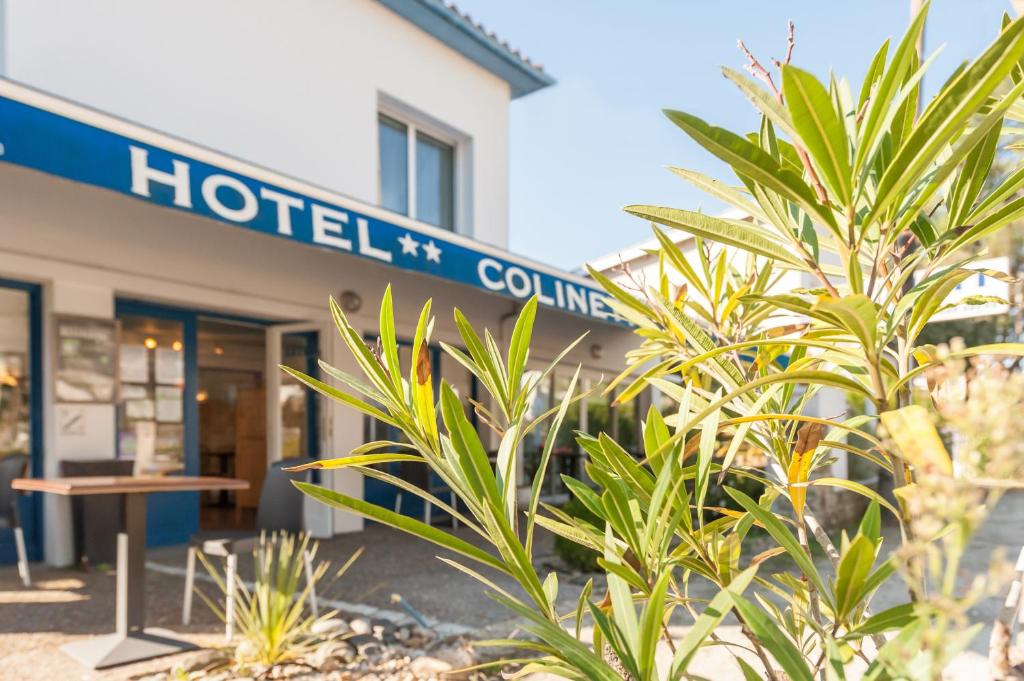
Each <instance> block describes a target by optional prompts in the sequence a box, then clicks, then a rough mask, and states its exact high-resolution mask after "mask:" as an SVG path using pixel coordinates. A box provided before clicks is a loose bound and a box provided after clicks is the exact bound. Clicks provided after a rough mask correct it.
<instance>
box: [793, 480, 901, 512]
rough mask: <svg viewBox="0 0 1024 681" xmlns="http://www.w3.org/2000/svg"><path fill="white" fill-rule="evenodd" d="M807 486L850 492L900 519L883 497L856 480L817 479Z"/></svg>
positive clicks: (894, 509)
mask: <svg viewBox="0 0 1024 681" xmlns="http://www.w3.org/2000/svg"><path fill="white" fill-rule="evenodd" d="M809 484H811V485H815V486H823V487H840V488H842V489H848V490H850V491H851V492H856V493H857V494H859V495H861V496H863V497H866V498H868V499H869V500H870V501H871V503H872V504H878V505H881V506H882V507H884V508H885V510H887V511H889V512H890V513H892V514H893V515H894V516H895V517H896V518H897V519H898V518H899V517H900V512H899V511H898V510H896V507H895V506H893V505H892V504H891V503H889V502H888V501H886V499H885V497H883V496H882V495H881V494H879V493H878V492H876V491H875V490H873V489H871V488H870V487H868V486H866V485H863V484H861V483H859V482H857V481H856V480H847V479H846V478H817V479H815V480H812V481H811V482H810V483H809Z"/></svg>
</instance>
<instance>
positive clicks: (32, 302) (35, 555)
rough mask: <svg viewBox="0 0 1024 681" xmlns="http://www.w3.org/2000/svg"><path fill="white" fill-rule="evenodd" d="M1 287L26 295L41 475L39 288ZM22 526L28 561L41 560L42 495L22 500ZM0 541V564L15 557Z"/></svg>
mask: <svg viewBox="0 0 1024 681" xmlns="http://www.w3.org/2000/svg"><path fill="white" fill-rule="evenodd" d="M0 288H8V289H14V290H17V291H24V292H25V293H27V294H28V332H29V357H28V363H29V367H28V369H29V440H30V445H29V446H30V448H31V449H30V452H29V454H30V457H31V467H30V471H31V475H32V477H33V478H41V477H43V473H44V471H45V462H44V461H43V456H44V449H43V302H42V287H41V286H40V285H39V284H30V283H27V282H22V281H13V280H10V279H0ZM19 511H20V515H21V521H22V529H23V530H24V532H25V549H26V552H27V553H28V559H29V560H33V561H35V560H42V559H43V532H44V523H43V495H42V494H30V495H28V496H26V497H23V498H22V499H21V504H20V507H19ZM7 544H8V542H3V543H0V564H3V563H13V562H15V560H16V554H15V551H14V540H13V537H12V538H11V540H10V545H9V546H8V545H7Z"/></svg>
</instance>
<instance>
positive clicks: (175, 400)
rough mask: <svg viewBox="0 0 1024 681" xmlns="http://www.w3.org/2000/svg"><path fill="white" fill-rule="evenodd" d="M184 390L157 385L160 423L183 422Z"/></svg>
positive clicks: (157, 417)
mask: <svg viewBox="0 0 1024 681" xmlns="http://www.w3.org/2000/svg"><path fill="white" fill-rule="evenodd" d="M181 419H182V390H181V388H174V387H171V386H166V385H158V386H157V387H156V420H157V421H159V422H160V423H181Z"/></svg>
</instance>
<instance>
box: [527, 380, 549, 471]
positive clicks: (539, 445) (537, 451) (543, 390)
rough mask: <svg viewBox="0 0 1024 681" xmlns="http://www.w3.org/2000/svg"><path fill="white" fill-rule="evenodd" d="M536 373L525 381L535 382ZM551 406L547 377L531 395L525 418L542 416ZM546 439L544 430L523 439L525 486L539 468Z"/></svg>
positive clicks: (535, 430) (533, 432)
mask: <svg viewBox="0 0 1024 681" xmlns="http://www.w3.org/2000/svg"><path fill="white" fill-rule="evenodd" d="M536 374H537V372H535V371H532V372H530V375H529V376H528V378H527V380H531V381H532V380H536ZM550 406H551V378H550V377H549V378H548V379H547V380H545V381H544V382H543V383H541V384H540V385H539V386H537V390H536V391H535V392H534V394H533V400H532V401H531V402H530V406H529V408H528V410H527V415H526V418H527V420H528V421H532V420H533V419H535V418H537V417H538V416H540V415H541V414H543V413H544V412H545V411H547V409H548V408H549V407H550ZM546 437H547V429H546V428H534V429H533V430H532V431H530V432H529V433H527V435H526V437H525V438H524V439H523V454H524V458H523V474H524V475H525V477H526V479H525V480H524V481H523V482H524V483H525V484H527V485H532V484H533V479H534V477H535V476H536V475H537V472H538V470H539V468H540V457H541V453H542V452H543V451H544V439H545V438H546Z"/></svg>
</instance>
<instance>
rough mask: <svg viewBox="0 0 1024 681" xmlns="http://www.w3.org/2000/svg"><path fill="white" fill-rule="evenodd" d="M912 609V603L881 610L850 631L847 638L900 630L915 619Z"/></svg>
mask: <svg viewBox="0 0 1024 681" xmlns="http://www.w3.org/2000/svg"><path fill="white" fill-rule="evenodd" d="M914 607H915V606H914V604H913V603H904V604H902V605H897V606H895V607H892V608H889V609H888V610H883V611H882V612H880V613H877V614H875V615H872V616H871V617H869V618H868V619H866V620H864V622H862V623H861V624H860V626H857V627H855V628H854V629H853V630H851V631H850V632H849V633H848V634H847V637H848V638H852V637H861V636H874V635H876V634H881V633H883V632H886V631H893V630H894V629H902V628H903V627H905V626H907V625H908V624H910V623H911V622H913V621H914V620H915V619H916V615H915V614H914Z"/></svg>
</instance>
